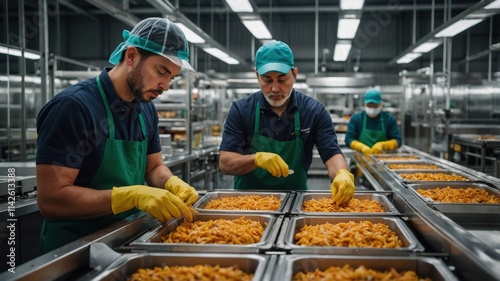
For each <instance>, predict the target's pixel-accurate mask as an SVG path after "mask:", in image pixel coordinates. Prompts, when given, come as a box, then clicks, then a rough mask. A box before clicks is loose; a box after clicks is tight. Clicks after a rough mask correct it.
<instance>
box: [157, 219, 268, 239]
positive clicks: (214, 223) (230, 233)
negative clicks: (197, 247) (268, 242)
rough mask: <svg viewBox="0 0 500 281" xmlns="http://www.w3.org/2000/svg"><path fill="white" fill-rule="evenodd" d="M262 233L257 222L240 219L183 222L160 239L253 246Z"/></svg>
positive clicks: (260, 226) (262, 228) (261, 227)
mask: <svg viewBox="0 0 500 281" xmlns="http://www.w3.org/2000/svg"><path fill="white" fill-rule="evenodd" d="M263 233H264V226H263V225H262V224H261V223H260V222H259V221H254V220H250V219H245V218H244V217H241V218H239V219H235V220H226V219H216V220H208V221H194V222H187V221H183V222H182V223H181V224H180V225H179V226H177V227H176V228H175V230H174V231H172V232H170V233H169V234H168V235H167V236H163V237H161V241H162V242H163V243H191V244H253V243H258V242H259V241H260V239H261V238H262V234H263Z"/></svg>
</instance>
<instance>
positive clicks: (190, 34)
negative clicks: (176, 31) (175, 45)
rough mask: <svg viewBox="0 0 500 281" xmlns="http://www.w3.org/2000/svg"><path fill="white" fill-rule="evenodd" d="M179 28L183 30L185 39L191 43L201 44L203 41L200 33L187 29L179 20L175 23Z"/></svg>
mask: <svg viewBox="0 0 500 281" xmlns="http://www.w3.org/2000/svg"><path fill="white" fill-rule="evenodd" d="M175 24H176V25H177V26H178V27H179V28H180V29H181V30H182V32H184V35H186V39H187V40H188V41H189V42H191V43H193V44H202V43H205V39H203V38H201V36H200V35H198V34H197V33H196V32H194V31H192V30H191V29H189V28H188V27H187V26H185V25H184V24H182V23H180V22H176V23H175Z"/></svg>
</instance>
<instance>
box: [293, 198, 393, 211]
mask: <svg viewBox="0 0 500 281" xmlns="http://www.w3.org/2000/svg"><path fill="white" fill-rule="evenodd" d="M302 210H303V211H304V212H359V213H382V212H385V210H384V207H382V204H380V203H379V202H377V201H374V200H369V199H363V200H359V199H357V198H352V199H351V200H350V201H349V203H348V204H347V206H338V205H336V204H335V202H334V201H333V199H332V198H321V199H319V200H316V199H311V200H307V201H304V203H303V204H302Z"/></svg>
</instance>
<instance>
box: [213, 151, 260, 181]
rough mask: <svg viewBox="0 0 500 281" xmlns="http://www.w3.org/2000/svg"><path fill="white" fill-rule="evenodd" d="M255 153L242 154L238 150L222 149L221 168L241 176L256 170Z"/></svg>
mask: <svg viewBox="0 0 500 281" xmlns="http://www.w3.org/2000/svg"><path fill="white" fill-rule="evenodd" d="M254 159H255V154H247V155H242V154H239V153H236V152H229V151H221V152H220V159H219V168H220V170H221V171H222V172H223V173H224V174H227V175H233V176H241V175H245V174H248V173H249V172H251V171H253V170H255V168H257V165H255V160H254Z"/></svg>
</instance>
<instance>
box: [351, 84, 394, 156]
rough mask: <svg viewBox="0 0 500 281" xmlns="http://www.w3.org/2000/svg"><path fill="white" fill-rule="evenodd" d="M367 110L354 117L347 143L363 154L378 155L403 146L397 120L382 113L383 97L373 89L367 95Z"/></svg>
mask: <svg viewBox="0 0 500 281" xmlns="http://www.w3.org/2000/svg"><path fill="white" fill-rule="evenodd" d="M364 104H365V110H363V111H361V112H359V113H357V114H355V115H353V116H352V117H351V119H350V121H349V124H348V126H347V131H346V135H345V143H346V145H347V147H350V148H352V149H354V150H356V151H359V152H361V153H363V154H365V155H366V154H377V153H380V152H381V151H382V150H394V149H397V148H398V147H400V146H401V133H400V131H399V127H398V123H397V121H396V118H395V117H394V116H393V115H392V114H390V113H389V112H385V111H382V108H383V107H384V105H383V103H382V95H381V94H380V91H379V90H377V89H375V88H371V89H369V90H368V91H367V92H366V93H365V97H364Z"/></svg>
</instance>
